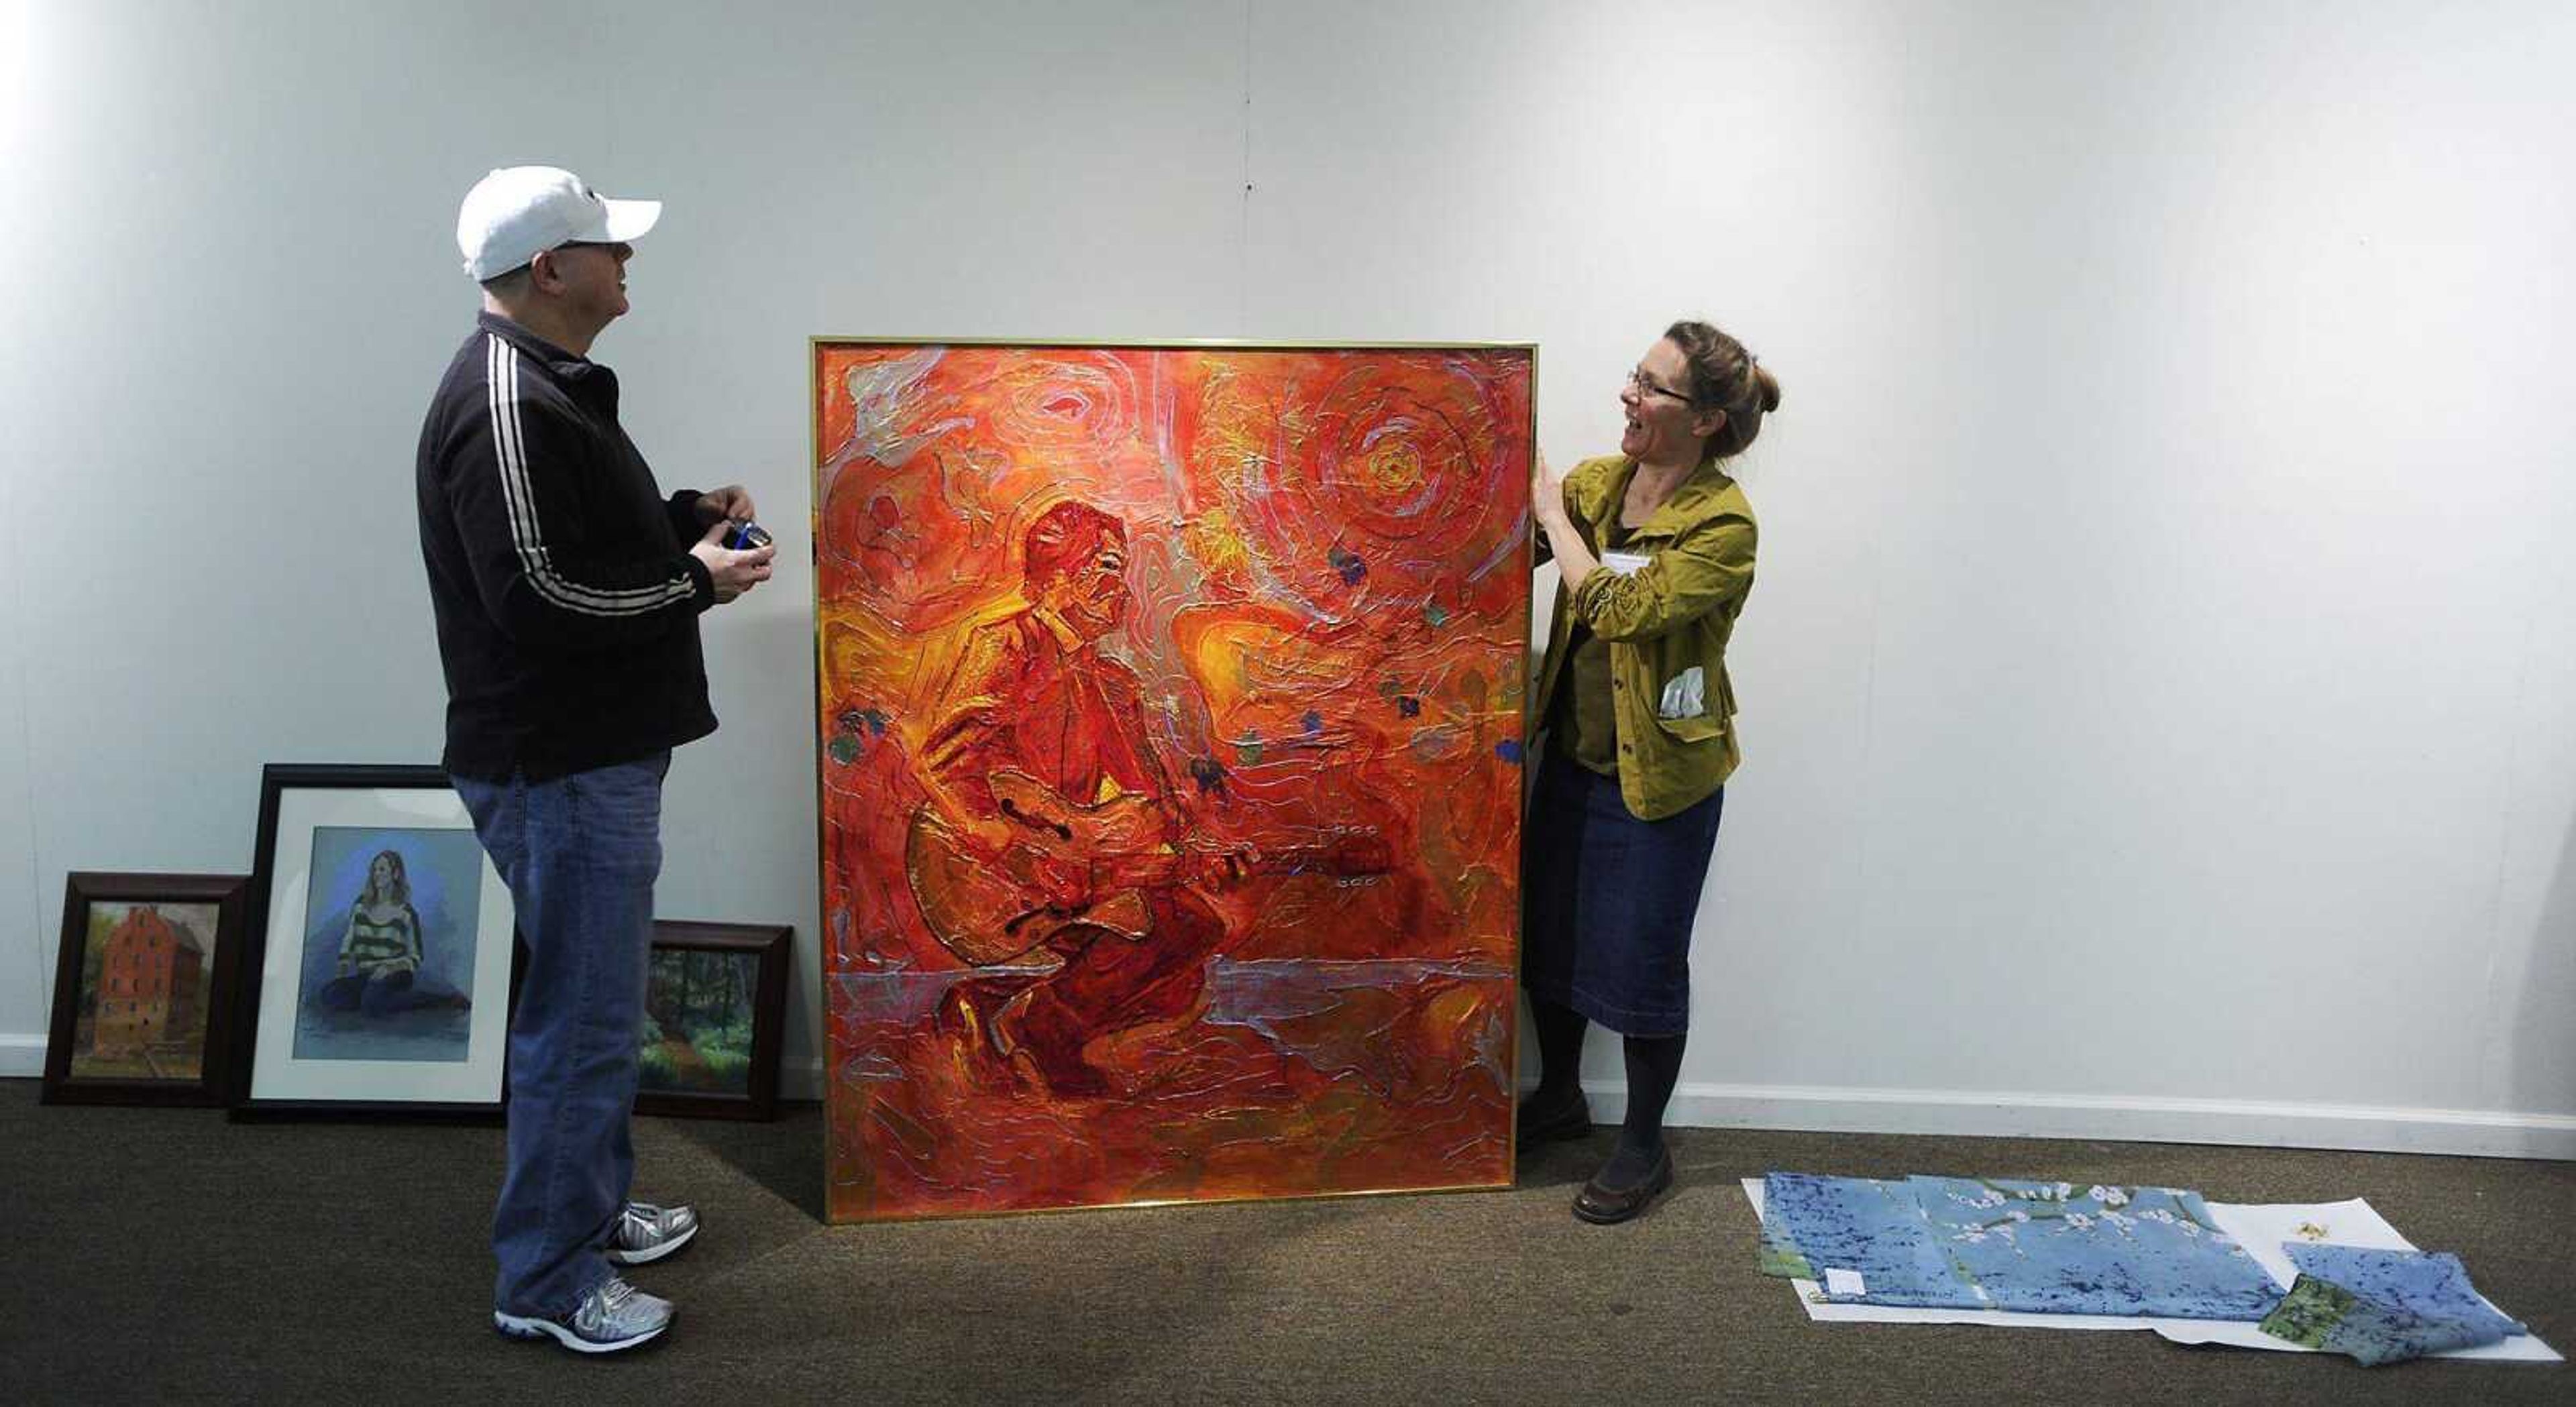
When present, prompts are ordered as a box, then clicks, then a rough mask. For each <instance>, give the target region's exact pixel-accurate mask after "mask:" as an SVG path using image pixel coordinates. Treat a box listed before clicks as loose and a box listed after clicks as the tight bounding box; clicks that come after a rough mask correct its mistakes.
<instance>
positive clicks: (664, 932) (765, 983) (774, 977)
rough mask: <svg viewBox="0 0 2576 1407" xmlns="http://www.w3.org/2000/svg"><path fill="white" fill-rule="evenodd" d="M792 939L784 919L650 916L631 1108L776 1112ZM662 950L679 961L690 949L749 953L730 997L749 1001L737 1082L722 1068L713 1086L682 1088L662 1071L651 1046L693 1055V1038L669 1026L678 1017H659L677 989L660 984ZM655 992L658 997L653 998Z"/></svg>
mask: <svg viewBox="0 0 2576 1407" xmlns="http://www.w3.org/2000/svg"><path fill="white" fill-rule="evenodd" d="M794 943H795V930H794V929H792V928H790V927H788V926H787V925H785V924H738V923H700V922H694V921H691V920H687V919H657V920H655V921H654V924H653V959H654V961H653V967H652V976H651V977H650V978H649V979H648V980H647V984H646V990H645V998H644V1009H645V1030H644V1036H643V1047H642V1049H641V1050H640V1051H639V1059H640V1060H641V1063H642V1065H643V1073H642V1076H641V1083H640V1085H639V1088H638V1090H637V1093H636V1096H635V1112H636V1113H638V1114H662V1115H669V1116H672V1117H676V1118H694V1119H760V1120H767V1119H774V1118H776V1117H777V1116H778V1053H779V1049H780V1045H781V1042H782V1040H783V1039H784V1036H785V1032H784V1029H783V1028H784V1026H785V1023H786V1019H787V964H788V961H789V958H790V955H791V954H792V953H793V952H794V950H795V948H794ZM666 954H667V955H671V956H674V957H679V958H682V959H683V960H685V959H686V958H687V957H688V956H691V955H697V954H714V955H717V956H719V957H731V958H748V959H749V960H750V964H751V969H752V971H751V975H750V977H749V979H748V980H747V981H740V984H739V986H738V987H736V988H735V990H736V991H737V992H738V997H737V998H736V999H735V1000H734V1001H732V1002H731V1003H730V1005H733V1006H735V1007H736V1008H745V1007H747V1008H748V1010H747V1012H745V1014H746V1015H747V1016H748V1017H749V1019H750V1025H751V1041H750V1046H749V1051H748V1056H747V1059H746V1060H745V1061H744V1063H743V1064H742V1065H741V1066H740V1071H741V1077H740V1079H739V1081H738V1084H739V1088H738V1089H737V1088H735V1086H736V1084H737V1081H736V1080H735V1079H733V1078H731V1077H730V1076H729V1075H728V1074H718V1075H715V1076H713V1077H712V1078H713V1081H714V1083H715V1084H716V1085H718V1086H719V1087H718V1088H711V1089H689V1088H684V1087H682V1084H683V1077H681V1076H679V1075H677V1074H676V1072H673V1073H670V1074H665V1072H664V1071H663V1070H662V1069H661V1066H660V1063H659V1062H657V1060H656V1059H655V1054H654V1053H655V1050H656V1049H657V1048H660V1049H665V1050H672V1051H674V1052H677V1053H684V1054H682V1055H681V1058H682V1059H683V1060H686V1061H688V1062H690V1063H691V1064H692V1065H695V1064H696V1062H698V1061H699V1059H700V1056H699V1054H698V1051H697V1046H696V1042H695V1040H694V1039H693V1038H692V1037H691V1036H690V1035H688V1033H687V1032H686V1031H685V1030H684V1029H673V1028H676V1027H679V1026H681V1024H682V1021H683V1020H684V1019H685V1018H679V1019H674V1020H673V1021H671V1022H668V1023H665V1022H664V1021H663V1017H664V1016H665V1015H669V1014H671V1001H670V998H672V997H674V996H677V995H679V994H675V993H669V992H667V991H666V990H665V985H664V983H665V964H664V962H663V958H664V956H665V955H666ZM736 980H739V979H738V974H737V979H736ZM657 998H660V999H662V1000H660V1001H658V1002H657ZM657 1006H658V1007H659V1008H660V1010H659V1011H658V1012H657Z"/></svg>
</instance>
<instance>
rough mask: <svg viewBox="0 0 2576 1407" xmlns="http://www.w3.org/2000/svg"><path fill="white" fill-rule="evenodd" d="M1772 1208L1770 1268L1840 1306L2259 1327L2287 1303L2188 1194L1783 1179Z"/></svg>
mask: <svg viewBox="0 0 2576 1407" xmlns="http://www.w3.org/2000/svg"><path fill="white" fill-rule="evenodd" d="M1763 1198H1764V1203H1763V1211H1764V1217H1765V1220H1766V1225H1765V1227H1764V1233H1765V1242H1766V1253H1765V1255H1764V1269H1765V1270H1767V1271H1769V1272H1770V1273H1773V1274H1779V1273H1782V1272H1781V1269H1779V1268H1778V1267H1783V1266H1787V1265H1788V1264H1790V1263H1791V1261H1792V1259H1793V1258H1794V1259H1799V1260H1803V1261H1804V1263H1805V1264H1806V1265H1807V1266H1808V1267H1809V1268H1810V1269H1812V1270H1814V1271H1815V1272H1817V1274H1816V1275H1815V1277H1813V1278H1817V1279H1820V1280H1826V1281H1827V1282H1828V1283H1827V1285H1826V1289H1825V1295H1826V1298H1827V1299H1828V1300H1829V1301H1831V1302H1832V1303H1835V1304H1878V1305H1895V1306H1906V1307H1916V1308H1946V1309H2006V1310H2017V1311H2022V1312H2027V1313H2040V1314H2112V1315H2143V1316H2157V1317H2164V1318H2175V1319H2232V1320H2246V1321H2251V1320H2258V1319H2261V1318H2262V1317H2263V1316H2264V1315H2265V1314H2267V1313H2269V1312H2271V1310H2272V1308H2273V1306H2275V1305H2276V1304H2278V1303H2279V1302H2280V1299H2281V1289H2280V1287H2279V1286H2278V1285H2276V1284H2274V1283H2273V1282H2272V1277H2271V1276H2269V1275H2267V1274H2265V1273H2264V1271H2263V1268H2262V1266H2261V1265H2259V1264H2257V1263H2256V1262H2255V1260H2254V1258H2253V1257H2252V1256H2250V1255H2247V1254H2246V1253H2245V1248H2244V1247H2242V1246H2239V1245H2237V1244H2236V1243H2235V1242H2234V1241H2233V1240H2231V1239H2229V1238H2228V1236H2227V1235H2226V1234H2225V1233H2224V1232H2221V1231H2219V1230H2218V1229H2217V1227H2216V1225H2215V1224H2214V1223H2213V1222H2212V1221H2211V1220H2210V1217H2209V1208H2208V1206H2207V1204H2205V1203H2204V1202H2202V1200H2201V1198H2200V1194H2198V1193H2196V1192H2190V1191H2185V1190H2183V1189H2181V1188H2170V1187H2105V1186H2100V1185H2092V1186H2087V1187H2084V1188H2081V1189H2079V1188H2077V1187H2076V1186H2075V1185H2074V1184H2072V1183H2067V1182H2026V1181H2017V1180H2013V1179H2006V1178H1954V1177H1919V1176H1918V1177H1911V1178H1907V1179H1905V1180H1904V1181H1903V1182H1895V1181H1892V1180H1880V1181H1869V1180H1864V1179H1852V1178H1818V1177H1809V1176H1806V1175H1804V1174H1795V1173H1774V1174H1772V1175H1771V1176H1770V1177H1769V1178H1768V1179H1766V1180H1765V1182H1764V1186H1763ZM1774 1208H1777V1209H1778V1210H1777V1211H1776V1212H1775V1211H1774V1210H1773V1209H1774ZM1836 1269H1842V1270H1856V1271H1858V1272H1859V1274H1860V1277H1861V1282H1862V1283H1861V1286H1860V1287H1859V1288H1858V1289H1857V1290H1854V1289H1852V1288H1850V1286H1849V1285H1848V1283H1846V1284H1845V1286H1844V1287H1843V1288H1841V1289H1837V1288H1836V1287H1835V1286H1834V1285H1833V1284H1832V1283H1831V1280H1832V1277H1830V1276H1829V1275H1828V1274H1827V1272H1829V1271H1831V1270H1836Z"/></svg>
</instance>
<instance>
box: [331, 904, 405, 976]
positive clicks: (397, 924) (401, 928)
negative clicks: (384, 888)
mask: <svg viewBox="0 0 2576 1407" xmlns="http://www.w3.org/2000/svg"><path fill="white" fill-rule="evenodd" d="M340 960H341V961H342V962H345V963H347V964H349V965H350V966H351V967H354V968H356V969H358V970H359V971H361V972H417V971H419V970H420V915H419V914H418V913H417V912H414V911H413V909H412V906H411V905H409V904H405V905H403V906H402V908H401V909H399V910H398V911H396V912H395V913H394V915H393V916H392V917H390V918H386V919H382V920H378V919H372V918H369V917H367V907H366V905H364V904H360V905H357V906H356V907H354V908H352V909H350V910H349V932H348V935H347V936H346V937H344V938H342V939H341V940H340Z"/></svg>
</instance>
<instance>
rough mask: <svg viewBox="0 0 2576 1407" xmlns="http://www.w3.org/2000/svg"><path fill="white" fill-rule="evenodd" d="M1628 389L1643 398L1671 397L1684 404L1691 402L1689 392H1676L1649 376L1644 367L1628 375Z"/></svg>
mask: <svg viewBox="0 0 2576 1407" xmlns="http://www.w3.org/2000/svg"><path fill="white" fill-rule="evenodd" d="M1628 389H1629V390H1631V391H1634V392H1636V393H1637V394H1638V395H1641V396H1670V397H1671V398H1673V399H1674V400H1677V401H1681V402H1684V403H1685V404H1687V403H1688V402H1689V400H1690V393H1689V392H1687V391H1676V390H1674V389H1673V388H1672V387H1670V386H1667V385H1664V384H1663V383H1662V382H1660V381H1657V380H1656V379H1655V378H1653V377H1651V376H1648V375H1647V374H1646V369H1645V368H1644V367H1642V366H1641V367H1639V368H1637V369H1636V370H1634V371H1632V372H1629V373H1628Z"/></svg>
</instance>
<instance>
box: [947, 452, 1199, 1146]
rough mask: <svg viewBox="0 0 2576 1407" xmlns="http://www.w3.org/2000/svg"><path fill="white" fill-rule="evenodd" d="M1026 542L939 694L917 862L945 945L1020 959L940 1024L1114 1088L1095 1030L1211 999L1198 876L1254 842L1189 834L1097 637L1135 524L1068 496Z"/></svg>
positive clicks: (1126, 682)
mask: <svg viewBox="0 0 2576 1407" xmlns="http://www.w3.org/2000/svg"><path fill="white" fill-rule="evenodd" d="M1023 546H1024V549H1025V551H1024V562H1023V566H1022V572H1023V578H1024V581H1025V586H1024V590H1023V595H1024V597H1025V598H1026V600H1027V602H1028V605H1027V606H1026V608H1024V609H1021V610H1018V611H1015V612H1013V613H1011V614H1010V615H1007V616H1004V617H1002V618H1000V619H998V620H995V621H992V622H989V623H987V624H985V625H983V626H980V627H978V628H976V629H975V630H974V631H973V633H972V634H971V635H970V636H969V637H968V639H967V643H966V647H965V650H964V653H963V654H962V655H961V656H960V658H959V660H958V663H957V668H956V671H955V673H954V674H952V675H951V676H950V678H949V682H948V686H947V688H946V690H945V691H944V692H943V694H942V696H941V699H940V702H939V704H938V709H937V713H936V715H935V721H934V723H933V725H932V730H931V733H930V736H929V738H928V740H927V743H926V745H925V746H924V748H923V750H922V753H921V762H922V774H923V775H922V780H923V782H924V784H925V785H926V787H927V788H928V790H929V792H930V801H929V803H928V804H927V805H926V806H924V807H923V809H922V812H921V814H920V815H919V816H917V817H916V818H915V820H914V824H913V830H912V835H911V840H910V843H909V847H908V851H907V856H906V859H907V865H906V868H907V870H908V871H909V874H910V879H911V884H912V889H913V893H914V896H915V898H916V900H917V901H918V902H919V904H920V907H921V909H922V911H923V913H924V915H925V918H926V919H927V920H928V922H929V923H930V926H931V927H932V929H933V931H934V932H936V933H937V934H938V936H939V937H940V939H941V941H942V942H944V943H946V944H947V945H948V946H949V947H950V949H951V950H952V951H955V952H956V953H957V954H958V955H959V956H960V957H962V958H964V959H965V960H966V961H968V962H971V963H974V964H976V965H977V966H1001V965H1005V964H1007V965H1008V966H1009V967H1010V968H1012V969H1013V970H1014V973H1013V975H1008V976H1005V975H996V976H993V977H987V978H977V979H971V980H969V981H967V982H964V983H961V984H960V985H958V986H957V987H955V988H952V989H951V990H950V992H949V993H948V996H947V998H946V1000H945V1001H944V1002H943V1003H942V1005H941V1008H940V1021H941V1023H942V1024H943V1025H944V1026H946V1027H947V1028H948V1029H950V1030H951V1031H952V1032H954V1033H955V1034H957V1035H958V1036H959V1037H961V1038H962V1039H965V1040H968V1041H971V1042H972V1043H973V1045H974V1047H975V1048H977V1052H978V1056H979V1058H981V1057H983V1056H986V1055H989V1056H991V1057H998V1058H999V1059H1002V1060H1004V1061H1008V1062H1012V1063H1015V1064H1016V1063H1017V1062H1018V1058H1019V1056H1020V1055H1021V1054H1022V1053H1025V1056H1026V1060H1027V1064H1028V1065H1029V1066H1032V1067H1034V1070H1035V1073H1036V1074H1037V1076H1038V1077H1039V1078H1040V1079H1042V1080H1043V1081H1044V1082H1045V1084H1046V1086H1047V1087H1048V1088H1049V1089H1051V1090H1053V1091H1054V1092H1056V1093H1058V1094H1076V1095H1079V1094H1099V1093H1104V1092H1106V1091H1107V1090H1108V1088H1109V1086H1108V1084H1107V1082H1106V1081H1105V1080H1104V1079H1103V1078H1102V1075H1101V1072H1100V1071H1099V1070H1098V1068H1096V1067H1095V1066H1093V1065H1092V1064H1091V1063H1090V1062H1088V1061H1086V1060H1085V1059H1084V1058H1083V1048H1084V1046H1085V1045H1087V1044H1088V1043H1090V1042H1091V1041H1093V1040H1094V1039H1096V1038H1098V1037H1100V1036H1104V1035H1108V1034H1112V1033H1115V1032H1118V1031H1125V1030H1131V1029H1134V1028H1136V1027H1138V1026H1142V1025H1146V1024H1149V1023H1153V1022H1157V1021H1169V1020H1173V1019H1175V1018H1179V1017H1183V1016H1186V1015H1187V1014H1188V1013H1189V1012H1190V1011H1191V1010H1192V1009H1193V1008H1194V1007H1195V1006H1196V1005H1197V1003H1198V1000H1199V996H1200V992H1201V989H1202V988H1203V987H1204V986H1205V984H1206V980H1207V979H1206V970H1207V959H1208V956H1209V954H1211V953H1212V952H1214V951H1215V949H1216V946H1217V944H1218V942H1219V941H1220V940H1221V939H1222V938H1223V937H1224V936H1225V924H1224V922H1223V920H1222V919H1221V918H1220V917H1219V916H1218V914H1217V913H1216V911H1215V909H1214V908H1213V907H1211V906H1210V905H1209V904H1208V903H1207V902H1206V901H1205V900H1204V899H1202V898H1200V897H1199V896H1198V895H1197V894H1196V893H1194V892H1192V887H1193V886H1194V885H1204V884H1211V883H1222V882H1226V881H1227V880H1228V879H1230V878H1232V877H1234V876H1235V875H1236V874H1239V873H1240V871H1241V868H1242V866H1243V864H1244V862H1245V860H1246V856H1245V854H1244V853H1243V852H1240V851H1226V850H1219V851H1209V850H1191V849H1189V848H1187V847H1185V846H1184V845H1183V837H1184V827H1183V813H1182V810H1181V802H1180V793H1179V792H1178V791H1177V789H1175V788H1174V787H1173V785H1172V782H1171V777H1170V775H1169V773H1168V772H1166V770H1165V769H1164V767H1163V765H1162V762H1161V760H1160V759H1159V758H1158V757H1157V756H1156V754H1155V751H1154V748H1153V746H1152V744H1151V742H1150V740H1149V735H1148V732H1147V728H1146V723H1145V713H1144V707H1143V702H1142V698H1141V688H1140V685H1139V683H1138V681H1137V678H1136V676H1135V674H1134V672H1133V671H1131V670H1130V669H1129V668H1128V667H1127V666H1126V665H1125V664H1124V663H1122V662H1120V661H1118V660H1116V659H1113V658H1110V657H1109V656H1106V655H1104V654H1102V653H1101V651H1100V649H1099V644H1100V641H1101V640H1102V638H1103V637H1105V636H1107V635H1108V634H1109V633H1110V632H1111V631H1113V630H1115V629H1116V628H1117V627H1118V624H1119V622H1120V621H1121V620H1123V619H1124V618H1125V616H1126V613H1127V609H1128V606H1129V603H1130V596H1129V592H1128V588H1127V580H1126V570H1127V530H1126V527H1125V526H1124V525H1123V524H1122V523H1120V522H1119V520H1118V519H1117V518H1115V517H1112V516H1111V515H1109V514H1107V513H1104V512H1102V511H1101V510H1099V509H1097V508H1094V507H1092V506H1090V505H1089V504H1084V503H1074V502H1066V503H1059V504H1057V505H1055V506H1054V507H1052V508H1050V509H1048V510H1047V511H1046V512H1044V513H1043V514H1041V515H1039V517H1038V518H1037V520H1036V521H1035V522H1033V523H1031V524H1030V525H1029V528H1028V532H1027V535H1026V537H1025V538H1024V540H1023ZM1050 964H1060V965H1055V966H1054V967H1053V970H1052V971H1046V972H1044V973H1043V975H1036V976H1033V975H1032V973H1033V972H1034V971H1036V970H1041V969H1044V968H1046V967H1048V966H1049V965H1050Z"/></svg>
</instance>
